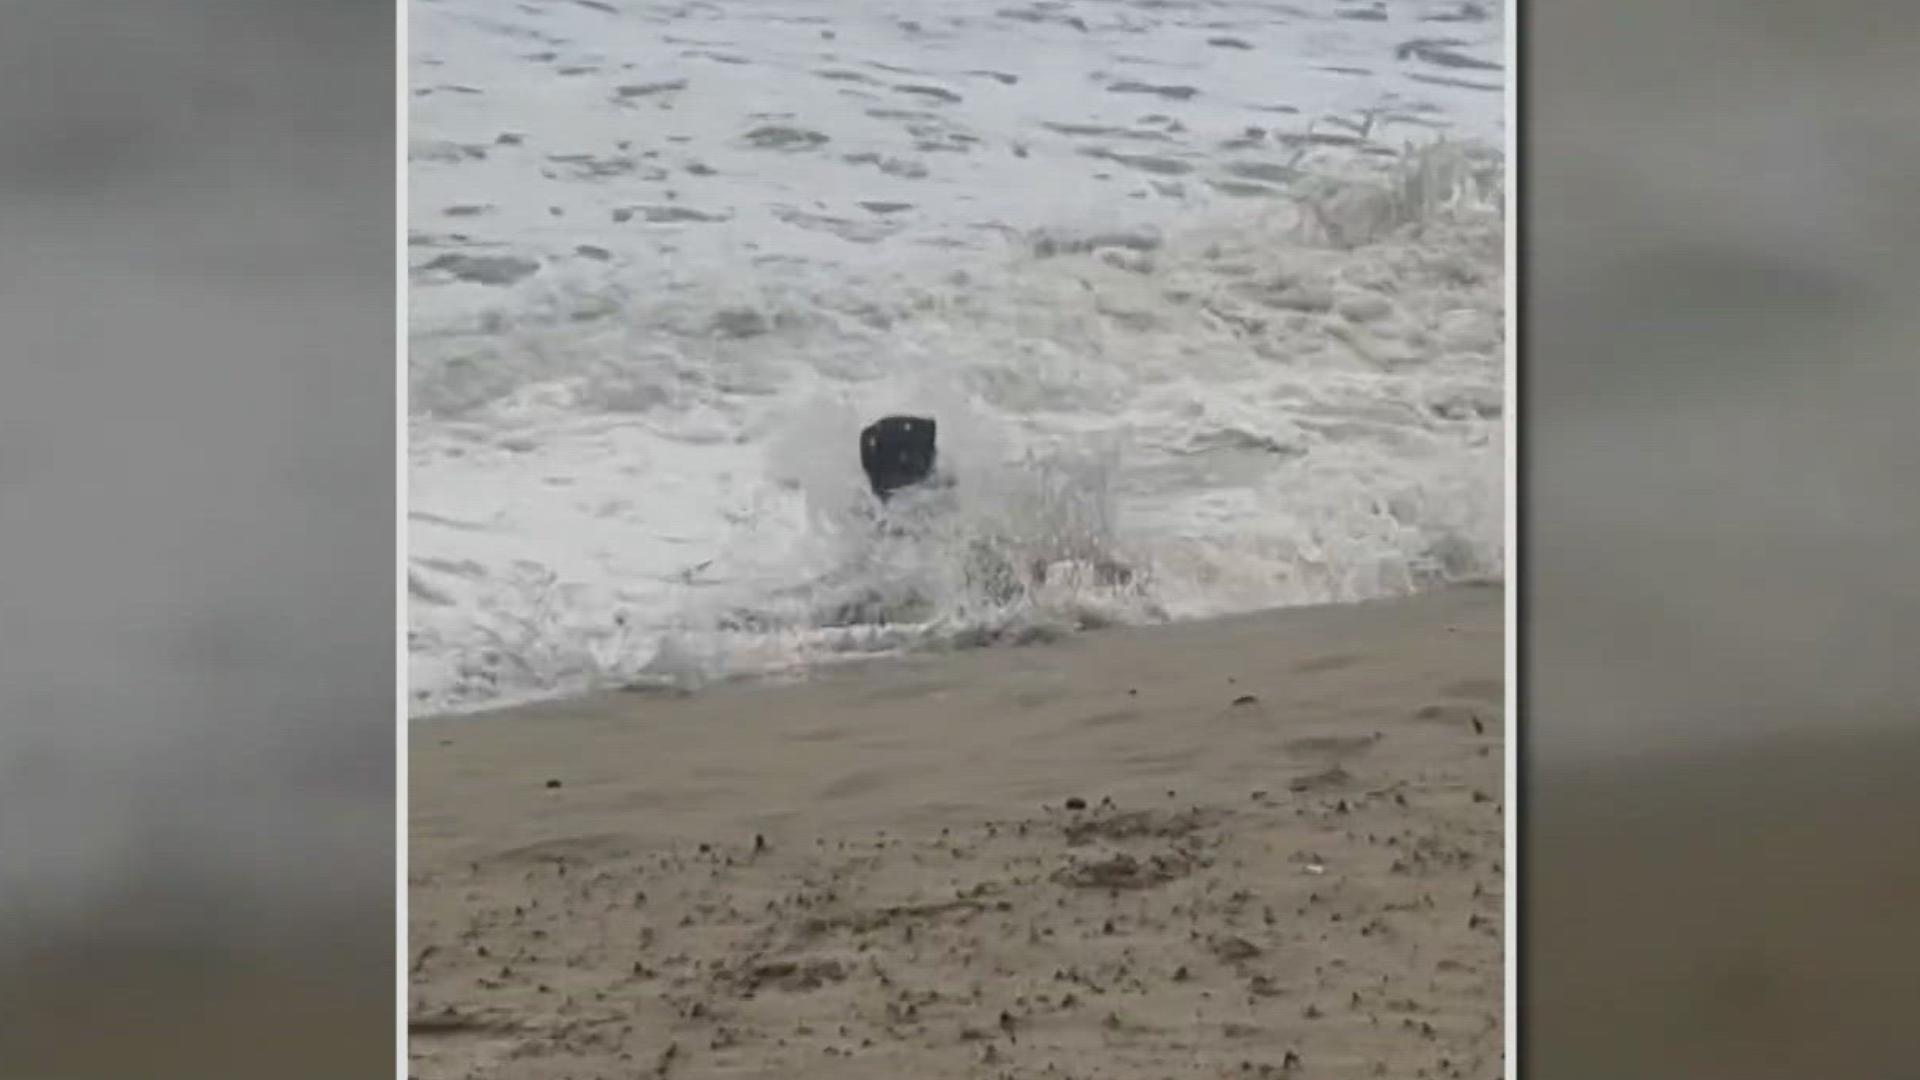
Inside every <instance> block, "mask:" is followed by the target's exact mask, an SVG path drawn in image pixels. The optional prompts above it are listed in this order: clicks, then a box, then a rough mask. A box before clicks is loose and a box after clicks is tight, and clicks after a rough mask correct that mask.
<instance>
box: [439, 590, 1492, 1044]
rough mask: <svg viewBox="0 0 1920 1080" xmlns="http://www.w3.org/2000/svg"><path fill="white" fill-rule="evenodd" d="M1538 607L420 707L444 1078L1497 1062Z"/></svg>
mask: <svg viewBox="0 0 1920 1080" xmlns="http://www.w3.org/2000/svg"><path fill="white" fill-rule="evenodd" d="M1502 597H1503V593H1502V591H1501V590H1500V589H1498V588H1491V587H1474V588H1460V589H1454V590H1450V591H1446V592H1442V593H1436V594H1432V595H1428V596H1424V597H1418V598H1414V599H1410V600H1400V601H1391V602H1382V603H1372V604H1364V605H1352V606H1343V607H1331V608H1315V609H1293V610H1287V611H1279V612H1270V613H1264V614H1260V615H1255V616H1248V617H1242V618H1235V619H1227V620H1219V621H1212V622H1205V623H1195V624H1186V625H1180V626H1172V627H1155V628H1147V629H1123V630H1111V631H1104V632H1099V633H1092V634H1086V635H1081V636H1077V637H1072V638H1068V639H1065V640H1061V641H1055V642H1048V643H1041V644H1035V645H1030V646H1027V647H1023V648H1010V649H993V650H977V651H971V652H962V653H952V654H945V655H934V656H920V657H911V658H905V659H898V660H890V661H881V662H873V663H866V664H862V665H859V666H852V667H847V668H843V669H838V670H833V671H829V672H825V673H820V674H817V675H815V676H814V677H813V678H812V679H811V680H809V681H807V682H805V683H799V684H787V685H770V684H753V685H748V684H742V685H732V686H723V687H718V688H714V689H711V690H708V691H705V692H702V693H700V694H696V695H693V696H688V697H663V696H656V695H645V694H634V693H628V694H610V695H604V696H599V697H594V698H587V699H580V700H574V701H567V702H560V703H553V704H546V705H540V706H534V707H525V708H516V709H511V710H504V711H501V712H496V713H490V714H484V715H480V716H467V717H458V718H448V719H442V720H422V721H416V722H415V724H414V727H413V731H412V736H411V739H412V748H411V754H412V761H411V771H412V780H411V792H412V794H411V813H412V820H411V830H412V850H411V868H412V869H411V895H412V901H411V903H412V908H411V940H410V943H409V946H408V948H409V953H410V956H409V962H410V964H411V982H412V993H411V999H412V1000H411V1002H410V1024H409V1026H410V1029H411V1049H410V1056H411V1058H412V1064H411V1069H410V1071H411V1072H412V1073H413V1074H414V1075H417V1076H419V1077H422V1078H437V1077H470V1076H471V1077H494V1076H513V1077H526V1078H535V1080H538V1078H559V1077H588V1076H637V1075H647V1076H660V1077H666V1076H686V1077H693V1076H729V1077H768V1078H772V1077H801V1076H833V1077H852V1078H858V1077H875V1078H878V1077H888V1078H893V1077H900V1076H915V1077H960V1076H969V1077H971V1076H979V1077H998V1076H1015V1075H1018V1076H1042V1075H1045V1076H1062V1077H1065V1076H1096V1075H1097V1076H1102V1077H1123V1078H1124V1077H1154V1078H1160V1077H1167V1076H1181V1077H1187V1076H1196V1077H1197V1076H1223V1075H1236V1076H1237V1075H1252V1076H1259V1075H1267V1076H1275V1075H1296V1076H1312V1077H1324V1078H1339V1077H1372V1076H1379V1075H1416V1074H1417V1073H1419V1071H1420V1070H1425V1075H1429V1076H1437V1077H1445V1076H1471V1077H1496V1076H1499V1075H1500V1074H1501V1070H1502V1060H1501V1046H1502V1038H1503V1036H1502V1029H1503V1023H1502V1019H1503V1018H1502V1016H1501V1002H1502V992H1501V987H1502V944H1501V942H1502V935H1503V928H1504V921H1503V918H1502V909H1503V903H1504V884H1503V855H1502V836H1503V828H1504V816H1503V815H1504V813H1505V807H1504V797H1503V783H1502V781H1503V776H1502V711H1503V706H1502V700H1503V688H1502V682H1501V673H1502V664H1501V657H1502V610H1501V609H1502Z"/></svg>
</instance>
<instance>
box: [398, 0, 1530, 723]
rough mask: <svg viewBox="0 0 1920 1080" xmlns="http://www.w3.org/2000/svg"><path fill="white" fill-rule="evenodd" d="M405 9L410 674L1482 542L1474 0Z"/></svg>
mask: <svg viewBox="0 0 1920 1080" xmlns="http://www.w3.org/2000/svg"><path fill="white" fill-rule="evenodd" d="M415 12H416V14H415V17H414V23H413V29H412V39H413V48H414V51H415V55H414V56H413V58H412V70H413V92H414V94H415V95H416V96H415V102H414V109H413V146H412V147H411V156H412V158H413V166H412V176H413V179H412V186H411V198H412V200H413V207H412V218H413V222H414V225H413V230H412V237H411V247H412V252H413V254H412V262H413V266H414V272H413V301H412V307H413V313H414V332H413V346H412V351H413V355H412V359H411V368H410V372H409V383H410V388H411V389H410V406H411V412H412V420H411V423H410V432H409V435H410V449H409V453H410V473H411V506H410V507H409V510H410V515H409V522H410V527H409V545H410V552H409V586H410V590H411V597H412V601H411V614H410V618H411V625H410V631H409V645H410V650H411V658H412V660H411V671H410V677H411V686H412V690H413V694H414V698H415V707H416V709H417V710H418V711H422V712H434V711H445V710H449V709H460V708H470V707H476V706H482V705H489V704H498V703H503V702H505V701H511V700H522V699H526V698H529V697H537V696H545V695H551V694H557V693H566V692H572V691H576V690H580V689H585V688H589V687H592V686H596V685H604V684H608V683H631V682H636V681H640V682H658V683H668V684H673V685H682V686H684V685H689V684H697V683H698V682H700V681H702V680H705V679H711V678H715V677H719V676H722V675H727V674H733V673H742V672H768V671H776V670H783V669H790V668H795V667H804V666H806V665H809V664H813V663H819V662H823V661H827V660H831V659H833V658H835V657H841V656H848V655H866V654H870V653H873V652H877V651H887V650H894V649H901V648H913V647H926V646H929V645H956V644H968V643H978V642H985V641H1005V640H1011V641H1020V640H1027V639H1031V638H1034V637H1039V636H1046V635H1049V634H1053V633H1059V632H1065V631H1069V630H1072V629H1074V628H1077V627H1083V626H1088V625H1100V624H1106V623H1113V622H1129V621H1143V620H1155V619H1170V618H1173V619H1177V618H1191V617H1199V616H1205V615H1212V614H1221V613H1227V612H1232V611H1237V610H1247V609H1252V608H1259V607H1269V606H1276V605H1285V604H1300V603H1314V602H1342V601H1353V600H1363V599H1369V598H1373V597H1380V596H1390V595H1396V594H1402V593H1406V592H1411V591H1414V590H1418V589H1421V588H1424V587H1429V586H1432V585H1435V584H1440V583H1444V582H1448V581H1455V580H1461V579H1467V578H1478V577H1489V576H1498V575H1500V574H1501V573H1502V569H1503V555H1502V551H1501V536H1502V513H1503V500H1502V492H1501V476H1502V465H1501V453H1502V436H1501V430H1502V428H1501V425H1502V419H1501V417H1502V411H1503V396H1502V386H1501V378H1502V374H1501V373H1502V362H1501V356H1502V352H1503V348H1504V345H1503V336H1502V335H1503V329H1502V323H1503V319H1502V315H1503V309H1502V297H1503V284H1502V283H1503V276H1502V275H1503V271H1502V231H1501V221H1500V207H1501V186H1502V183H1503V169H1504V163H1503V162H1502V160H1501V159H1500V157H1499V155H1498V153H1497V152H1495V151H1493V150H1491V149H1489V148H1488V147H1489V146H1490V145H1492V144H1497V142H1498V140H1499V127H1498V118H1499V116H1500V102H1501V93H1500V84H1501V83H1502V81H1503V75H1502V73H1501V72H1499V71H1498V70H1497V62H1496V61H1497V58H1498V56H1499V55H1500V49H1501V42H1500V36H1499V35H1500V26H1501V15H1500V12H1499V9H1498V8H1497V7H1492V6H1486V7H1484V8H1483V7H1478V6H1474V5H1463V4H1461V3H1457V2H1456V3H1448V4H1438V3H1435V4H1419V3H1403V4H1395V5H1391V6H1385V7H1369V6H1367V5H1364V4H1351V3H1322V4H1317V5H1310V6H1286V5H1272V4H1264V3H1251V2H1250V3H1216V4H1208V5H1204V6H1202V5H1199V4H1187V3H1181V2H1177V0H1139V2H1136V3H1072V4H1066V3H1055V4H1046V3H1041V4H1033V5H1028V6H1025V7H1014V6H1007V5H998V6H996V5H992V4H980V5H976V4H955V3H952V2H950V0H948V2H943V3H940V4H932V3H919V4H901V3H888V4H884V5H882V4H878V3H871V4H848V3H835V4H831V5H829V4H825V3H818V2H815V3H797V2H787V3H778V4H773V3H770V4H755V5H738V4H729V5H726V6H725V7H724V8H721V7H719V6H714V5H707V4H700V3H685V4H653V5H648V4H631V5H623V4H619V3H617V2H616V3H598V2H585V0H576V2H573V3H554V4H546V5H531V4H518V3H503V2H498V0H440V2H437V3H435V2H419V3H416V5H415ZM1488 65H1492V66H1491V67H1489V66H1488ZM1441 134H1444V135H1445V136H1446V138H1445V140H1444V141H1442V142H1438V143H1436V141H1435V140H1436V138H1437V137H1438V136H1439V135H1441ZM901 411H904V412H916V413H923V414H927V415H932V416H935V417H937V418H938V420H939V423H940V426H941V433H940V453H941V464H942V469H943V471H944V472H946V473H947V474H948V475H949V477H950V478H951V479H952V481H953V483H952V484H951V486H948V487H945V488H942V489H940V490H938V491H935V492H930V493H927V494H926V495H925V496H923V497H917V498H915V499H909V500H907V501H906V502H905V503H902V504H898V505H896V506H894V507H891V508H889V509H888V511H887V512H886V513H885V514H884V515H882V514H878V513H877V511H876V508H875V506H874V504H873V500H872V499H871V496H870V495H868V494H867V493H866V490H865V478H864V476H863V475H862V473H861V471H860V467H859V454H858V446H857V442H856V438H857V434H858V432H859V430H860V428H861V427H862V426H863V425H864V424H865V423H867V422H868V421H870V420H872V419H873V418H875V417H876V416H879V415H881V414H883V413H888V412H901Z"/></svg>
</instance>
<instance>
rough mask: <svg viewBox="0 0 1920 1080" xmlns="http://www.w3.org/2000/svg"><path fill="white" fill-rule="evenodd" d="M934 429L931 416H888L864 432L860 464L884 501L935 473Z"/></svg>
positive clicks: (869, 426) (875, 492)
mask: <svg viewBox="0 0 1920 1080" xmlns="http://www.w3.org/2000/svg"><path fill="white" fill-rule="evenodd" d="M934 432H935V425H934V422H933V419H932V418H931V417H925V416H887V417H882V418H881V419H879V420H876V421H874V422H873V423H871V424H869V425H867V428H866V430H864V431H862V432H861V433H860V467H861V468H863V469H865V470H866V472H867V480H868V482H869V483H871V484H872V485H873V493H874V494H875V495H876V496H878V497H879V498H880V501H881V502H885V501H886V500H887V499H888V497H890V496H891V495H892V494H893V493H894V492H896V491H898V490H900V489H901V488H906V487H912V486H913V485H915V484H918V483H921V482H923V481H925V480H926V479H927V478H928V477H930V476H932V475H933V460H934V441H933V440H934Z"/></svg>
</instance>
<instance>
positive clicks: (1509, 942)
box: [1501, 0, 1524, 1080]
mask: <svg viewBox="0 0 1920 1080" xmlns="http://www.w3.org/2000/svg"><path fill="white" fill-rule="evenodd" d="M1519 3H1520V0H1507V2H1506V5H1505V7H1506V27H1505V33H1506V41H1505V42H1504V45H1505V52H1506V57H1505V59H1506V65H1507V78H1506V84H1507V89H1506V128H1507V131H1506V155H1507V166H1506V167H1507V176H1506V204H1507V205H1506V208H1505V217H1506V222H1505V230H1504V236H1505V245H1506V254H1505V257H1506V267H1507V280H1506V298H1505V299H1506V308H1507V311H1506V332H1507V349H1506V353H1507V355H1506V365H1507V371H1506V387H1507V393H1506V408H1505V409H1504V411H1503V415H1504V416H1505V417H1506V424H1505V427H1506V455H1505V466H1506V472H1507V477H1506V487H1507V529H1506V545H1507V550H1506V559H1505V562H1506V579H1507V588H1506V593H1505V603H1506V608H1507V610H1506V620H1505V621H1506V653H1505V657H1506V671H1505V673H1504V674H1505V682H1506V694H1505V698H1506V703H1507V709H1506V713H1507V715H1506V727H1505V731H1504V736H1505V737H1504V739H1503V741H1502V745H1503V747H1504V749H1505V754H1506V772H1507V776H1506V804H1505V805H1506V808H1507V813H1506V822H1505V825H1506V834H1507V835H1506V862H1505V866H1506V871H1507V872H1506V882H1505V885H1506V888H1505V891H1504V892H1503V893H1502V902H1503V904H1504V905H1505V909H1506V910H1505V912H1504V915H1505V919H1504V924H1505V926H1506V932H1505V934H1504V937H1505V941H1504V946H1505V952H1506V956H1505V966H1506V980H1505V983H1504V991H1503V998H1504V1000H1503V1002H1502V1012H1503V1013H1504V1015H1503V1016H1502V1017H1501V1019H1502V1032H1503V1035H1504V1038H1505V1049H1506V1056H1507V1067H1506V1075H1507V1077H1508V1080H1514V1078H1516V1077H1518V1076H1519V1075H1520V978H1519V976H1520V932H1519V915H1520V866H1519V860H1520V825H1519V821H1520V814H1521V808H1520V799H1519V795H1520V749H1519V735H1520V724H1519V716H1520V705H1519V702H1518V700H1517V694H1516V690H1517V689H1518V687H1519V685H1520V684H1519V663H1518V653H1517V649H1518V643H1519V640H1520V622H1519V613H1520V604H1519V589H1520V571H1519V566H1520V558H1521V556H1520V514H1519V507H1520V463H1519V448H1520V437H1519V425H1520V424H1521V423H1523V422H1524V420H1523V418H1522V417H1521V416H1520V396H1519V389H1520V381H1519V371H1520V363H1519V354H1520V337H1519V334H1518V328H1519V325H1520V303H1519V301H1520V243H1519V236H1518V230H1519V227H1520V196H1519V186H1520V123H1519V120H1520V108H1519V101H1520V84H1519V79H1520V39H1519V33H1518V29H1519V24H1520V13H1519Z"/></svg>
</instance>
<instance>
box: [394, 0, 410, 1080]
mask: <svg viewBox="0 0 1920 1080" xmlns="http://www.w3.org/2000/svg"><path fill="white" fill-rule="evenodd" d="M410 2H411V0H393V9H394V16H393V35H394V36H393V90H394V93H393V101H394V105H393V173H394V180H393V289H394V305H393V316H394V320H393V322H394V325H393V426H394V431H393V447H394V454H393V495H394V508H393V568H394V573H393V626H394V633H393V919H394V928H393V982H394V995H393V1010H394V1016H393V1055H394V1063H393V1075H394V1080H406V1075H407V989H408V987H407V103H408V102H409V101H411V100H412V96H411V95H410V94H409V93H408V90H407V5H408V4H409V3H410Z"/></svg>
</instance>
